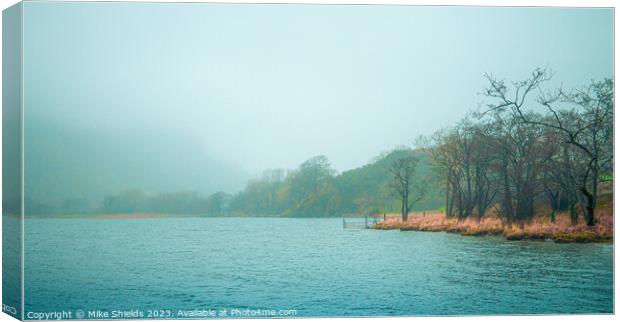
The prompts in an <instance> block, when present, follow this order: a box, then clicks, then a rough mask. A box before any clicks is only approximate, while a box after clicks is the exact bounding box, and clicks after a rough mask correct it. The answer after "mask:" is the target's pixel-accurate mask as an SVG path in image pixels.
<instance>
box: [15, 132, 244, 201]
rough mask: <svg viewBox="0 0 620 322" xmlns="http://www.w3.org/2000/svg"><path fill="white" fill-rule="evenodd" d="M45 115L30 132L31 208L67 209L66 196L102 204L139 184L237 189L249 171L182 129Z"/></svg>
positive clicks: (158, 189) (156, 188) (167, 189)
mask: <svg viewBox="0 0 620 322" xmlns="http://www.w3.org/2000/svg"><path fill="white" fill-rule="evenodd" d="M37 123H38V124H37V125H36V126H32V127H29V128H28V129H27V130H26V136H25V137H26V142H27V144H25V146H26V151H25V153H26V155H27V157H26V164H25V189H26V198H27V199H28V200H29V201H30V202H28V203H26V204H27V207H29V209H27V212H28V213H49V212H59V211H63V209H62V205H63V203H64V204H67V203H69V204H78V205H79V206H77V208H78V209H81V210H82V211H87V210H90V211H95V210H96V209H97V208H99V207H100V206H101V203H102V200H103V199H104V198H105V197H106V196H108V195H110V194H113V193H117V192H119V191H124V190H129V189H136V188H137V189H141V190H143V191H144V192H146V193H171V192H177V191H199V192H201V193H205V194H211V193H214V192H216V191H218V190H226V191H237V190H239V189H241V188H242V187H243V185H244V184H245V182H246V181H247V179H248V178H249V175H248V174H247V173H245V172H243V171H242V170H240V169H239V168H238V167H235V166H234V165H231V164H227V163H225V162H222V161H220V160H218V159H217V158H215V157H213V156H211V155H209V154H208V152H207V151H206V149H205V147H204V146H203V145H202V144H201V142H200V141H198V140H196V139H194V138H192V137H191V136H187V135H183V134H181V133H174V132H164V131H161V130H158V131H149V130H147V129H144V128H140V129H137V128H136V129H132V128H127V129H125V130H124V131H107V130H99V129H97V128H90V129H83V128H81V129H78V128H76V127H71V126H64V127H59V126H53V125H50V124H49V123H44V122H37ZM72 207H76V206H72Z"/></svg>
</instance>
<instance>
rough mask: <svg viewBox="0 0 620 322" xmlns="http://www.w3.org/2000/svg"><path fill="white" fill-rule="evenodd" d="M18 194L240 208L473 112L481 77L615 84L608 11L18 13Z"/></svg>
mask: <svg viewBox="0 0 620 322" xmlns="http://www.w3.org/2000/svg"><path fill="white" fill-rule="evenodd" d="M24 7H25V12H24V15H25V18H24V28H25V29H24V31H25V34H24V51H25V56H24V59H25V69H24V82H25V92H24V97H25V120H26V123H25V124H26V129H25V130H26V131H25V133H26V135H25V142H26V183H27V188H26V189H27V192H28V193H30V195H31V196H32V197H36V198H43V199H44V198H49V199H52V198H66V197H67V196H70V195H79V196H80V197H86V198H92V199H94V200H95V199H97V198H101V197H102V196H104V195H105V194H108V193H114V192H117V191H119V190H122V189H129V188H141V189H145V190H146V191H152V192H164V191H178V190H182V189H188V190H198V191H201V192H204V193H211V192H214V191H218V190H224V191H227V192H235V191H237V190H239V189H242V188H243V185H244V184H245V182H246V180H247V179H249V178H251V177H253V176H256V175H258V174H260V172H261V171H262V170H263V169H265V168H295V167H296V166H298V165H299V164H300V163H302V162H303V161H304V160H307V159H308V158H310V157H312V156H315V155H319V154H323V155H326V156H327V157H328V158H329V160H330V162H331V164H332V166H333V167H334V168H335V169H337V170H338V171H343V170H347V169H351V168H355V167H359V166H362V165H364V164H366V163H367V162H368V161H369V160H370V159H372V158H373V157H374V156H376V155H378V154H380V153H381V152H383V151H386V150H389V149H391V148H393V147H395V146H398V145H402V144H406V145H411V144H412V143H413V140H414V138H415V137H416V136H418V135H421V134H431V133H432V132H434V131H436V130H438V129H440V128H442V127H446V126H449V125H452V124H453V123H455V122H456V121H457V120H459V119H461V118H462V117H463V116H464V115H465V114H466V113H467V112H468V111H471V110H474V109H476V108H477V104H478V103H479V102H480V101H481V100H482V98H481V97H480V96H479V95H477V93H479V92H480V91H481V90H482V88H483V87H484V85H485V80H484V79H483V77H482V74H483V73H485V72H492V73H493V74H494V75H497V76H499V77H501V78H506V79H520V78H524V77H526V76H528V74H529V73H530V72H531V71H532V70H533V69H534V68H535V67H539V66H540V67H545V66H547V67H549V68H551V69H553V70H554V71H556V76H555V78H554V80H553V83H554V84H556V85H560V84H562V85H563V86H567V87H575V86H579V85H582V84H583V82H584V80H589V79H601V78H603V77H611V76H612V74H611V73H612V64H613V41H612V37H613V34H612V30H613V28H612V24H613V11H612V10H608V9H558V8H555V9H553V8H547V9H544V8H522V9H517V8H482V7H413V6H336V5H331V6H321V5H222V4H180V3H177V4H163V3H160V4H157V3H101V4H97V3H72V4H68V3H63V4H62V5H58V4H55V3H40V2H27V3H25V5H24Z"/></svg>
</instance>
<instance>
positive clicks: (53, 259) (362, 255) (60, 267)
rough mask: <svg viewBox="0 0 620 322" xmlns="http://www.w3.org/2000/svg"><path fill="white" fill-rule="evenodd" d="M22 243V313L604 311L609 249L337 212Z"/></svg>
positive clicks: (158, 225) (75, 229)
mask: <svg viewBox="0 0 620 322" xmlns="http://www.w3.org/2000/svg"><path fill="white" fill-rule="evenodd" d="M25 248H26V251H25V263H26V269H25V286H26V293H25V311H26V313H28V312H50V311H57V310H84V311H85V312H88V311H89V310H100V311H105V312H109V311H113V310H139V311H143V312H145V314H146V313H147V312H149V311H151V310H170V311H171V312H172V314H174V316H176V314H178V310H208V309H213V310H223V309H227V310H233V309H247V308H249V309H252V310H275V311H277V312H278V313H277V314H285V315H286V314H289V315H293V314H296V315H297V316H390V315H463V314H510V313H513V314H516V313H520V314H532V313H577V312H589V313H592V312H596V313H610V312H612V311H613V246H612V245H611V244H555V243H552V242H523V241H517V242H510V241H505V240H503V239H502V238H498V237H488V238H487V237H462V236H459V235H455V234H446V233H432V232H400V231H375V230H343V229H342V222H341V220H340V219H337V218H334V219H284V218H154V219H29V220H27V221H26V224H25ZM280 310H283V311H280ZM290 310H295V311H290ZM229 312H230V311H229ZM246 312H247V311H246ZM293 312H294V313H293ZM132 314H133V313H132ZM164 314H168V313H164ZM126 316H128V317H131V316H130V315H126ZM26 317H28V316H26ZM176 317H178V316H176Z"/></svg>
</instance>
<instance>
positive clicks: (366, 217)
mask: <svg viewBox="0 0 620 322" xmlns="http://www.w3.org/2000/svg"><path fill="white" fill-rule="evenodd" d="M364 218H365V219H366V228H368V215H366V216H365V217H364Z"/></svg>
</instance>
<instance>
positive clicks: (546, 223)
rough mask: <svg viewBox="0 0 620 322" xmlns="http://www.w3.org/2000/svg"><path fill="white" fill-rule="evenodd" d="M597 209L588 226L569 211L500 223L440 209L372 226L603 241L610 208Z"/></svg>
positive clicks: (610, 227) (491, 215)
mask: <svg viewBox="0 0 620 322" xmlns="http://www.w3.org/2000/svg"><path fill="white" fill-rule="evenodd" d="M600 208H601V209H597V212H596V218H597V224H596V225H595V226H594V227H588V226H587V225H586V224H585V222H583V219H581V220H580V221H579V222H578V223H577V224H576V225H572V224H571V220H570V217H569V214H568V213H559V214H557V215H556V220H555V222H551V220H550V218H549V216H537V217H535V218H534V219H532V220H531V221H530V222H526V223H522V224H506V223H503V222H502V220H500V219H499V218H498V217H497V216H496V215H495V214H494V213H489V214H487V215H486V216H484V217H483V218H482V219H480V220H477V219H474V218H467V219H465V220H460V221H459V220H458V219H456V218H446V216H445V215H444V214H443V213H439V212H426V213H412V214H410V215H409V220H407V221H406V222H403V221H401V220H400V219H398V217H399V216H398V215H396V214H390V215H389V218H390V219H387V220H386V221H384V222H381V223H378V224H376V225H375V226H374V227H373V228H375V229H400V230H416V231H445V232H450V233H459V234H461V235H464V236H484V235H503V236H504V237H506V239H509V240H523V239H527V240H546V239H553V240H554V241H556V242H602V241H610V240H611V239H612V238H613V210H612V207H611V205H609V206H606V207H600Z"/></svg>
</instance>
